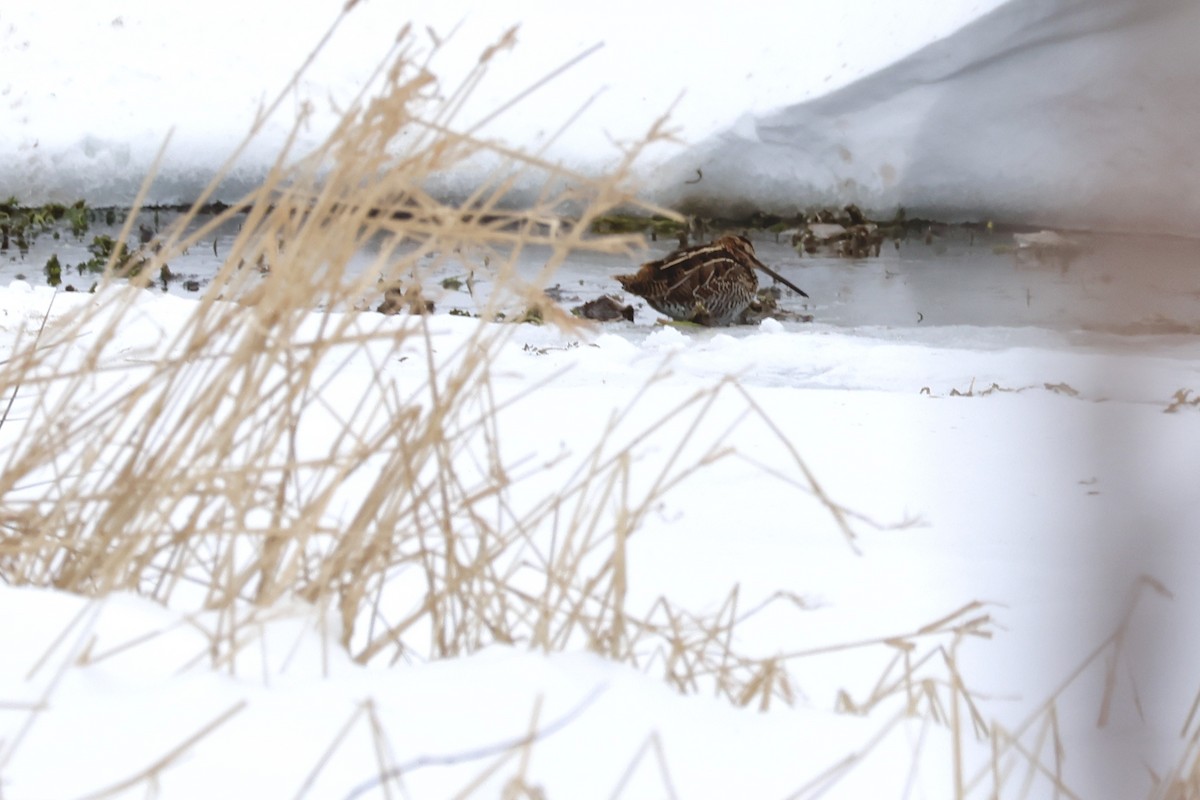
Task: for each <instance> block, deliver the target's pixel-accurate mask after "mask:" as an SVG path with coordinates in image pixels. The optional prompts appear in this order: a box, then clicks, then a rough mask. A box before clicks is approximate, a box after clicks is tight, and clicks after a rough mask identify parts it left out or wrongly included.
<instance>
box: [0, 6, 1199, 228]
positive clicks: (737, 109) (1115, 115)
mask: <svg viewBox="0 0 1200 800" xmlns="http://www.w3.org/2000/svg"><path fill="white" fill-rule="evenodd" d="M340 5H341V4H340V3H337V2H334V1H333V0H325V1H324V2H322V3H317V4H311V5H310V6H308V7H306V12H305V13H304V14H295V13H290V12H288V11H284V12H282V13H281V12H280V11H279V9H280V8H281V6H279V5H278V4H276V3H254V4H248V3H235V2H232V1H231V0H221V1H220V2H214V3H206V4H203V5H199V6H192V7H187V8H176V7H174V6H169V5H164V4H161V3H151V2H146V1H145V0H136V1H135V0H130V2H125V3H123V4H121V6H120V7H119V9H116V10H114V9H111V8H107V7H100V6H95V5H81V4H75V3H69V2H66V0H59V2H56V3H40V4H36V5H34V4H24V5H22V6H18V7H15V8H8V9H5V10H4V12H3V13H2V14H0V43H2V44H3V47H0V58H2V59H3V61H2V62H0V75H3V76H4V78H3V79H0V80H2V81H3V82H2V83H0V98H2V102H3V105H4V107H5V108H6V109H7V111H6V113H7V118H8V119H9V120H10V124H6V125H4V126H3V127H2V128H0V154H3V155H4V158H3V159H0V187H7V188H6V191H9V192H11V193H15V194H16V195H17V196H18V197H21V198H22V199H24V200H26V201H28V202H41V201H44V200H47V199H53V200H74V199H76V195H79V194H82V195H84V196H85V197H86V198H87V199H88V200H89V202H91V203H93V204H96V205H104V204H118V205H127V204H128V203H129V202H130V201H131V200H132V198H133V197H134V196H135V195H136V192H137V189H138V188H139V186H140V183H141V180H142V178H143V177H144V176H145V174H146V173H147V172H148V170H149V169H150V167H151V166H152V164H153V163H154V158H155V155H156V154H157V152H158V149H159V147H160V146H161V145H162V144H163V142H164V141H165V140H166V137H167V135H168V133H171V143H170V145H169V147H168V149H167V151H166V156H165V160H164V162H163V164H162V167H161V169H160V170H159V173H158V179H157V183H156V184H155V186H154V188H153V190H152V191H151V193H150V195H149V199H150V200H151V201H152V202H186V201H190V200H191V199H193V198H195V197H196V196H197V195H198V194H199V191H200V190H201V189H202V188H203V187H204V185H205V184H206V182H207V180H208V178H209V177H210V176H211V175H212V174H213V172H214V170H215V169H216V168H217V167H218V166H220V165H221V164H222V163H223V162H224V159H225V158H226V156H227V155H228V154H229V153H230V152H231V150H232V148H233V147H234V146H235V145H237V144H238V143H239V142H240V141H241V140H242V138H243V136H244V135H245V133H246V131H247V130H248V128H249V127H250V124H251V122H252V121H253V120H254V118H255V114H256V113H257V112H258V111H259V110H260V109H261V108H262V107H263V105H264V103H266V102H269V101H270V100H271V99H272V98H274V97H275V96H276V94H277V93H278V92H279V91H281V90H282V89H283V88H284V87H285V86H286V85H287V84H288V81H289V79H290V78H291V76H292V70H293V69H294V67H295V66H296V65H297V64H300V63H301V62H302V60H303V59H304V57H305V56H306V55H307V54H308V52H309V51H310V49H311V48H312V47H313V46H314V45H315V44H316V43H317V42H318V41H319V40H320V38H321V35H322V33H323V32H324V30H325V29H326V27H327V25H329V24H330V22H331V21H332V20H333V19H335V18H336V16H337V12H338V10H339V7H340ZM1198 14H1200V11H1198V10H1197V9H1196V7H1195V6H1194V4H1191V3H1188V2H1185V1H1184V0H1153V1H1152V2H1131V1H1130V0H1105V1H1104V2H1091V0H1061V2H1055V3H1046V2H1041V1H1040V0H1009V2H1001V1H1000V0H979V1H978V2H962V3H955V4H952V5H950V6H949V7H945V6H942V5H937V4H918V5H915V6H914V5H913V4H911V3H910V4H900V5H890V6H883V7H881V6H880V5H879V4H874V3H869V2H866V0H858V1H856V2H845V3H824V4H808V5H806V6H805V7H804V8H803V9H802V10H797V9H795V7H794V6H793V5H791V4H783V3H779V4H776V3H770V4H765V5H762V4H760V5H759V6H758V7H756V10H755V13H754V14H745V13H740V9H739V7H738V6H737V5H736V4H733V3H729V2H711V3H706V4H703V5H701V6H696V7H693V8H692V9H691V10H690V11H689V12H688V13H681V12H680V11H679V10H678V9H677V7H676V6H673V5H669V4H665V3H663V4H645V3H635V2H628V1H624V2H615V3H605V4H601V5H589V6H585V7H579V8H576V7H572V8H571V9H570V10H569V11H566V10H564V9H563V7H561V6H559V5H557V4H553V3H546V2H542V1H541V0H522V1H521V2H509V3H504V4H493V5H484V6H476V5H474V4H466V3H439V4H433V5H429V6H426V7H423V8H420V9H410V8H407V7H406V8H404V9H398V8H394V7H391V6H389V5H387V4H382V3H380V4H376V3H362V4H359V7H358V8H356V9H355V10H354V12H353V13H352V14H350V15H349V16H348V17H347V19H346V20H345V21H344V23H342V25H341V26H340V28H339V29H338V30H337V31H336V32H335V34H334V36H333V37H332V38H331V40H330V42H329V43H328V45H327V47H326V49H325V50H324V51H323V53H322V54H321V56H320V57H319V58H318V59H317V60H316V61H315V63H313V64H312V66H311V67H310V69H309V70H308V71H306V72H305V73H304V75H302V76H301V78H300V80H299V83H298V84H297V85H296V86H294V87H292V88H291V89H289V90H288V91H286V92H285V93H284V95H283V99H284V102H283V104H282V106H281V107H280V108H279V109H278V110H277V111H276V112H275V113H274V114H273V115H271V116H270V117H269V118H268V119H267V120H266V121H265V124H264V129H263V130H262V131H261V132H260V133H259V134H258V135H257V136H256V137H255V139H254V140H253V142H251V144H250V146H249V147H248V148H247V150H246V152H244V153H243V154H242V155H241V157H240V158H239V160H238V162H237V164H236V167H235V169H234V170H233V172H232V175H231V176H230V178H229V179H228V180H227V182H226V183H225V185H224V187H223V189H222V192H221V194H222V195H223V197H224V198H225V199H227V200H232V199H235V198H236V197H237V196H240V194H241V192H243V191H245V190H246V189H247V188H249V187H251V186H253V185H254V184H255V180H256V178H257V177H258V176H261V174H262V172H263V170H264V169H265V168H266V166H267V165H269V164H270V163H271V161H272V160H273V159H274V157H275V155H276V154H277V153H278V150H279V146H280V144H281V143H282V142H284V141H285V139H286V137H287V135H288V132H289V131H290V130H291V128H292V126H293V123H294V121H295V118H296V116H297V115H298V114H299V113H300V112H301V110H302V109H305V108H307V109H308V111H309V116H308V117H307V119H306V122H305V123H304V125H303V126H302V129H301V130H300V132H299V133H300V136H299V144H300V149H301V150H303V149H304V148H305V147H308V146H311V145H313V144H315V143H316V142H317V141H319V140H320V138H321V137H322V136H323V135H324V134H325V133H327V132H328V131H329V130H330V129H331V128H332V126H333V125H334V124H335V122H336V120H337V116H338V115H337V109H339V108H344V107H345V105H346V104H347V103H348V102H349V101H350V99H352V98H353V97H354V96H355V94H356V93H357V92H358V91H359V90H360V88H361V87H362V86H363V85H364V83H365V82H366V81H367V79H368V77H369V75H370V74H371V70H372V69H373V68H374V66H375V65H376V64H377V63H378V61H379V60H380V59H381V58H382V57H383V55H384V53H385V52H386V50H387V48H388V46H389V45H390V43H391V42H392V41H393V39H394V37H395V36H396V34H397V33H398V32H399V31H400V30H401V29H402V27H403V26H404V25H405V24H406V23H410V22H411V23H412V29H411V30H412V31H414V32H415V33H414V34H413V38H412V39H410V40H409V41H410V42H411V46H412V47H413V48H414V52H415V53H416V54H417V55H418V56H420V57H425V56H430V57H431V64H432V66H433V68H434V69H435V71H436V73H437V74H438V75H439V76H440V78H441V81H442V87H443V88H442V91H443V93H445V94H448V93H449V92H450V91H452V90H453V89H454V88H455V87H457V86H458V85H459V84H460V83H461V81H462V80H464V79H466V78H467V76H468V74H469V72H470V70H471V68H472V67H473V65H474V64H475V62H476V59H477V57H478V54H479V53H480V52H481V51H483V50H484V49H485V48H486V47H488V46H489V45H491V44H494V43H496V42H497V41H499V40H500V39H501V37H502V35H503V32H504V31H505V30H507V29H508V28H510V27H511V26H514V25H519V26H520V27H519V31H518V35H517V45H516V47H515V48H514V50H513V51H512V52H502V53H501V54H500V55H499V56H498V57H496V58H494V59H493V60H492V62H491V64H490V71H489V74H488V75H487V76H486V77H485V79H484V80H483V81H482V82H481V83H480V85H479V86H478V87H477V88H476V89H475V91H474V92H473V94H472V96H471V100H470V102H469V103H468V104H466V105H465V107H464V108H463V109H462V110H461V112H460V113H459V115H458V121H459V122H460V124H462V125H463V126H464V127H470V126H471V125H473V124H474V123H475V122H477V121H480V120H483V119H485V118H488V117H490V116H491V114H492V112H493V111H495V110H496V109H499V108H502V107H504V106H505V105H506V103H507V102H508V101H510V100H511V99H513V98H514V97H516V96H518V95H519V94H521V92H522V91H523V89H525V88H527V87H530V86H533V85H534V84H535V83H537V82H538V81H540V80H541V79H542V78H544V77H546V76H547V75H551V74H553V73H555V71H556V70H557V69H558V68H559V67H560V66H562V65H564V64H567V63H570V62H572V61H573V60H574V59H576V58H577V57H579V56H580V55H581V54H586V57H584V58H583V59H582V60H581V61H579V62H578V63H575V64H573V66H571V68H570V69H568V70H566V72H565V73H563V74H556V75H555V77H554V78H553V79H552V80H550V81H549V82H548V83H546V84H545V85H542V86H540V87H539V88H538V89H537V91H535V92H533V93H532V94H530V95H529V96H528V97H524V98H523V99H521V101H520V102H519V104H518V105H517V106H516V107H515V108H514V109H512V110H510V111H509V113H503V114H500V115H499V116H498V117H496V118H495V119H491V120H490V121H489V122H488V123H487V125H486V126H485V127H484V128H483V129H482V130H481V133H482V134H483V135H485V136H488V137H495V138H497V139H499V140H501V141H504V142H508V143H518V144H521V145H525V146H529V147H531V148H536V149H542V151H543V152H544V154H545V155H546V156H547V157H548V158H549V159H550V160H552V161H559V162H562V163H564V164H566V165H567V166H569V167H571V168H573V169H577V170H581V171H584V172H591V173H595V172H597V171H603V170H605V169H607V168H610V167H611V166H612V164H613V163H615V161H616V160H617V159H618V158H619V155H620V150H619V146H620V145H621V143H629V142H633V141H637V140H639V139H640V138H641V137H643V136H644V135H645V133H646V132H647V131H648V130H649V128H650V126H651V124H652V123H653V122H654V121H655V120H656V119H657V118H659V117H660V116H661V115H662V114H663V113H664V112H665V111H667V110H668V109H670V110H671V129H672V130H673V131H675V132H676V134H677V138H678V140H679V141H678V143H677V144H671V143H662V144H659V145H656V146H655V147H652V148H651V149H650V150H649V151H648V152H647V153H646V155H645V156H644V157H643V159H642V161H641V168H640V173H639V177H640V179H641V181H642V185H643V190H644V193H645V194H646V196H647V197H648V198H650V199H652V200H654V201H656V202H662V203H666V204H672V205H683V206H685V207H689V208H693V209H697V210H703V211H717V210H719V211H723V212H725V213H728V212H729V211H731V210H740V211H746V210H753V209H763V210H767V211H772V212H777V213H783V214H791V213H794V212H795V211H796V210H797V209H803V208H807V207H810V206H814V205H830V204H832V205H840V204H844V203H846V202H856V203H858V204H859V205H861V206H863V207H864V208H868V209H872V210H874V211H876V212H879V213H884V214H887V213H890V212H892V211H893V210H894V209H895V208H897V207H898V206H903V207H906V208H907V209H908V210H909V211H910V212H913V213H917V214H921V215H926V216H933V217H937V218H947V219H999V220H1006V221H1012V222H1023V223H1034V224H1041V225H1052V226H1069V227H1082V228H1091V229H1121V230H1156V231H1168V232H1173V233H1183V234H1190V233H1192V232H1193V230H1194V228H1195V226H1196V223H1197V221H1198V219H1200V185H1197V183H1196V182H1195V180H1194V179H1193V178H1192V177H1191V176H1193V175H1194V174H1197V172H1198V170H1197V169H1196V155H1195V148H1194V144H1193V141H1192V138H1191V132H1192V131H1193V130H1194V129H1195V127H1196V123H1197V120H1200V100H1197V99H1196V96H1195V92H1192V91H1191V85H1192V76H1193V75H1194V74H1195V73H1196V71H1197V68H1198V67H1200V65H1198V64H1197V62H1196V59H1197V56H1196V54H1195V48H1193V47H1192V46H1191V31H1193V30H1195V29H1196V27H1197V24H1200V19H1198V18H1197V15H1198ZM410 15H416V16H410ZM181 29H182V30H187V31H189V32H190V34H189V35H188V36H185V37H181V36H178V35H176V32H177V31H178V30H181ZM451 34H452V35H451ZM264 40H266V41H269V42H270V47H263V46H262V45H261V42H262V41H264ZM435 42H437V43H440V44H441V47H440V48H436V52H435V47H434V43H435ZM596 45H602V46H601V47H600V49H598V50H593V47H594V46H596ZM726 52H728V53H736V58H732V57H724V56H722V57H711V56H710V54H711V53H726ZM97 64H99V65H103V68H100V69H97V68H96V65H97ZM149 65H153V66H152V67H151V66H149ZM676 101H677V102H676ZM306 104H307V105H306ZM576 112H579V116H578V117H577V118H575V119H574V121H573V123H572V124H571V125H569V126H568V127H567V128H566V130H560V128H562V126H563V125H564V124H565V123H566V122H567V121H568V120H571V119H572V118H573V116H574V115H575V113H576ZM492 166H493V162H491V161H486V162H479V161H473V162H470V163H466V164H463V165H462V166H461V167H460V168H459V170H458V171H457V172H455V173H454V174H451V175H447V176H444V181H443V183H441V184H440V188H441V190H442V191H448V192H454V191H456V190H457V191H463V190H464V187H467V186H470V185H471V184H473V183H474V182H475V181H476V180H477V179H478V177H479V175H480V173H481V171H482V170H488V169H491V168H492ZM697 170H700V171H701V173H702V175H703V179H702V180H700V181H699V182H696V176H697ZM526 188H527V189H532V188H536V187H533V186H527V187H526Z"/></svg>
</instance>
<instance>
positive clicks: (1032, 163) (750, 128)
mask: <svg viewBox="0 0 1200 800" xmlns="http://www.w3.org/2000/svg"><path fill="white" fill-rule="evenodd" d="M1198 15H1200V10H1198V9H1197V7H1196V6H1195V4H1193V3H1188V2H1176V0H1154V1H1152V2H1125V0H1106V1H1103V2H1092V1H1091V0H1064V1H1063V2H1055V3H1046V2H1040V0H1012V2H1008V3H1005V4H1003V5H1001V6H999V7H998V8H996V9H994V10H993V11H991V12H990V13H989V14H987V15H984V16H982V17H981V18H979V19H976V20H973V21H972V22H970V23H969V24H968V25H966V26H965V27H963V28H962V29H961V30H959V31H957V32H956V33H955V34H953V35H951V36H948V37H945V38H943V39H941V40H939V41H936V42H933V43H931V44H930V45H929V46H927V47H925V48H923V49H921V50H919V51H918V52H916V53H913V54H912V55H910V56H908V57H906V58H904V59H902V60H900V61H898V62H896V63H894V64H892V65H889V66H888V67H886V68H884V69H882V70H879V71H877V72H875V73H873V74H871V75H868V76H866V77H864V78H863V79H861V80H859V81H856V82H854V83H852V84H850V85H848V86H845V87H842V88H840V89H838V90H837V91H834V92H830V93H828V94H825V95H823V96H821V97H818V98H815V99H812V100H807V101H805V100H801V101H799V102H791V103H787V104H786V105H785V106H784V107H781V108H779V109H776V110H774V111H770V112H767V113H764V114H759V115H757V116H756V118H755V119H754V120H753V124H746V125H742V126H739V127H737V128H734V129H731V130H729V131H727V132H723V133H720V134H717V135H715V136H712V137H710V138H709V139H708V140H706V141H704V142H702V143H700V144H699V145H698V146H697V147H695V148H693V149H691V150H689V151H685V152H684V153H682V154H679V155H677V156H675V157H674V158H673V159H672V160H671V162H670V163H669V164H668V165H666V166H665V167H664V168H663V170H662V171H661V172H660V173H659V175H658V176H657V181H656V183H654V184H653V185H654V187H655V188H657V189H659V190H660V192H661V196H662V197H663V198H664V200H665V201H666V202H667V203H668V204H683V205H685V206H688V207H694V208H700V209H705V208H708V209H712V208H715V207H721V208H728V207H730V206H731V205H732V206H733V207H734V208H743V209H744V208H764V209H767V210H770V211H774V212H776V213H783V214H790V213H794V211H795V210H796V209H797V208H800V209H803V208H805V207H806V206H810V205H822V204H825V205H837V204H842V203H846V202H855V203H858V204H859V205H861V206H862V207H863V208H864V209H865V208H871V209H875V210H877V211H882V212H888V211H891V210H892V209H895V208H896V207H897V206H903V207H905V208H907V209H908V211H909V212H910V214H912V213H915V214H917V215H923V216H926V217H932V218H935V219H954V220H962V219H967V220H973V219H1001V220H1008V221H1013V222H1025V223H1037V224H1043V225H1055V226H1070V227H1081V228H1092V229H1109V230H1126V231H1128V230H1143V231H1146V230H1149V231H1170V232H1174V233H1180V234H1184V235H1194V234H1195V230H1196V225H1197V222H1200V184H1198V183H1197V182H1196V181H1195V180H1193V178H1192V176H1193V175H1195V174H1196V166H1197V155H1196V148H1195V144H1194V141H1193V137H1192V133H1193V131H1194V130H1195V128H1196V124H1197V121H1200V100H1197V98H1196V93H1195V92H1193V91H1192V90H1191V88H1190V87H1191V84H1192V80H1193V76H1194V75H1195V74H1196V71H1197V68H1198V67H1200V64H1198V63H1197V56H1196V50H1195V48H1194V46H1193V41H1192V32H1193V31H1195V30H1196V28H1197V25H1198V24H1200V16H1198ZM697 169H699V170H702V171H703V174H704V180H703V181H701V182H700V183H699V184H694V185H693V184H689V183H686V182H685V181H687V180H688V179H691V178H694V177H695V175H696V170H697Z"/></svg>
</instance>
